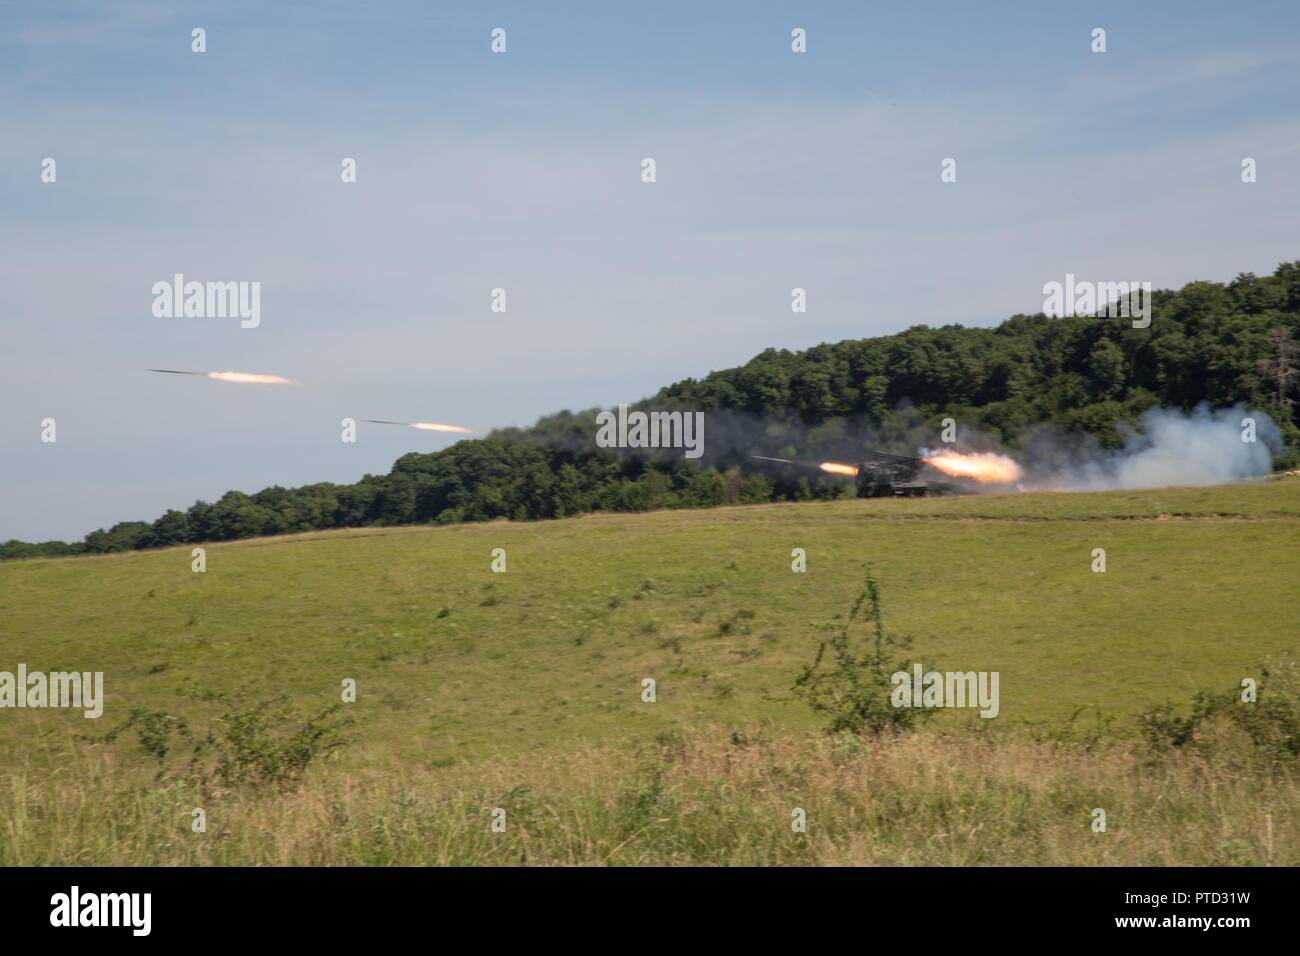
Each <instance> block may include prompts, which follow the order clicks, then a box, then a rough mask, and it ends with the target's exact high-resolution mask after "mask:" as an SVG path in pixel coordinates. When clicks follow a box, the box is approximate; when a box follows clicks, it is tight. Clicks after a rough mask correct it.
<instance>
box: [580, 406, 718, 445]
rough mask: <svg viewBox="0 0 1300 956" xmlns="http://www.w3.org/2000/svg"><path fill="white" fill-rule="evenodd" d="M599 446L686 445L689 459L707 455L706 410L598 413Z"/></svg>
mask: <svg viewBox="0 0 1300 956" xmlns="http://www.w3.org/2000/svg"><path fill="white" fill-rule="evenodd" d="M596 424H597V425H599V426H600V428H599V430H598V431H597V432H596V445H597V446H598V447H600V448H684V449H686V457H687V458H699V457H700V456H701V455H703V454H704V413H703V412H629V411H628V410H627V406H626V405H620V406H618V414H617V415H615V414H614V413H613V412H600V413H599V414H597V415H596Z"/></svg>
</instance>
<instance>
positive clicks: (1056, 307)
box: [1043, 272, 1151, 329]
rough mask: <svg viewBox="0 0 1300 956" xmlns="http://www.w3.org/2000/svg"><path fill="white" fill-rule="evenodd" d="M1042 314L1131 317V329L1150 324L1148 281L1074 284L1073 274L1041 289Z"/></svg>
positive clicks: (1056, 316) (1062, 316) (1069, 273)
mask: <svg viewBox="0 0 1300 956" xmlns="http://www.w3.org/2000/svg"><path fill="white" fill-rule="evenodd" d="M1043 295H1044V296H1046V298H1045V299H1043V314H1044V315H1047V316H1050V317H1052V318H1065V317H1067V316H1073V315H1078V316H1094V315H1095V316H1096V317H1097V318H1102V317H1103V316H1104V317H1105V318H1110V319H1115V318H1125V319H1127V318H1132V319H1133V328H1135V329H1145V328H1146V327H1147V326H1149V325H1150V324H1151V283H1150V282H1089V281H1088V280H1086V279H1084V280H1079V281H1076V280H1075V278H1074V273H1073V272H1067V273H1066V274H1065V282H1064V283H1060V282H1055V281H1053V282H1048V283H1046V284H1045V285H1044V286H1043Z"/></svg>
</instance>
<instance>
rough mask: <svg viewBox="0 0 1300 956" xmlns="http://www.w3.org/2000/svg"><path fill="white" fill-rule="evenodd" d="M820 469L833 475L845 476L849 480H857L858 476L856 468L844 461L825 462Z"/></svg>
mask: <svg viewBox="0 0 1300 956" xmlns="http://www.w3.org/2000/svg"><path fill="white" fill-rule="evenodd" d="M818 467H819V468H821V470H822V471H825V472H828V473H829V474H832V475H844V476H846V477H848V478H856V477H857V475H858V469H857V467H856V466H854V465H846V464H844V463H843V462H842V461H824V462H822V463H821V464H820V465H819V466H818Z"/></svg>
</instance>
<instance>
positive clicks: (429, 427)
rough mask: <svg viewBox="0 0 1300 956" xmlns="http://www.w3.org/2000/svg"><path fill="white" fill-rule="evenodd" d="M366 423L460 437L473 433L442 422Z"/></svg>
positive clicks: (375, 419)
mask: <svg viewBox="0 0 1300 956" xmlns="http://www.w3.org/2000/svg"><path fill="white" fill-rule="evenodd" d="M366 421H368V422H370V423H371V424H372V425H403V426H405V427H407V428H418V429H420V431H425V432H455V433H456V434H458V435H469V434H471V433H472V432H473V429H471V428H462V427H461V426H460V425H443V424H442V423H440V422H389V421H384V420H383V419H380V418H367V419H366Z"/></svg>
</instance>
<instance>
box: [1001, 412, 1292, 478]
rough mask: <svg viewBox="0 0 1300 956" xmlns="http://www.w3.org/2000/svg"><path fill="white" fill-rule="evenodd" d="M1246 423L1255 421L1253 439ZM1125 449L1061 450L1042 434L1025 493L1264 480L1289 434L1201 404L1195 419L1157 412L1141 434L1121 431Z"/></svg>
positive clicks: (1264, 421)
mask: <svg viewBox="0 0 1300 956" xmlns="http://www.w3.org/2000/svg"><path fill="white" fill-rule="evenodd" d="M1244 419H1250V420H1253V421H1254V423H1255V428H1254V436H1253V437H1254V439H1255V440H1254V441H1247V440H1243V439H1244V437H1245V438H1248V437H1250V434H1249V431H1248V426H1247V425H1246V424H1245V423H1244V422H1243V420H1244ZM1121 433H1122V434H1123V438H1124V445H1123V447H1122V448H1120V449H1118V450H1114V451H1105V450H1102V449H1100V448H1098V447H1097V446H1096V445H1095V444H1094V445H1093V446H1092V447H1087V446H1080V447H1075V448H1073V449H1065V448H1062V447H1061V445H1060V444H1059V442H1056V441H1054V440H1053V439H1051V438H1050V437H1049V436H1046V435H1044V434H1041V433H1040V434H1038V435H1035V436H1034V437H1033V439H1032V440H1031V441H1030V442H1029V451H1030V455H1031V458H1032V459H1033V460H1032V462H1031V466H1030V474H1031V477H1030V479H1029V480H1028V481H1026V483H1025V486H1024V487H1026V489H1034V490H1037V489H1045V490H1055V491H1119V490H1127V489H1137V488H1160V487H1165V486H1171V485H1217V484H1222V483H1224V482H1227V481H1236V480H1239V479H1243V478H1259V477H1263V476H1264V475H1267V474H1268V473H1269V471H1270V470H1271V469H1272V467H1273V454H1274V452H1280V451H1281V450H1282V447H1283V440H1282V433H1281V431H1280V430H1279V429H1278V427H1277V425H1276V424H1275V423H1274V421H1273V419H1271V418H1270V417H1269V416H1268V415H1266V414H1265V413H1263V412H1260V411H1249V410H1247V409H1246V408H1245V407H1244V406H1242V405H1235V406H1233V407H1232V408H1226V409H1217V410H1211V409H1210V408H1209V407H1208V406H1207V405H1205V404H1201V405H1198V406H1197V407H1196V408H1195V409H1193V410H1192V411H1191V412H1190V413H1184V412H1181V411H1179V410H1176V409H1159V408H1154V409H1151V410H1149V411H1147V412H1146V413H1144V414H1143V415H1142V417H1141V418H1140V419H1139V428H1138V429H1137V430H1135V429H1132V428H1128V427H1122V428H1121Z"/></svg>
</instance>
